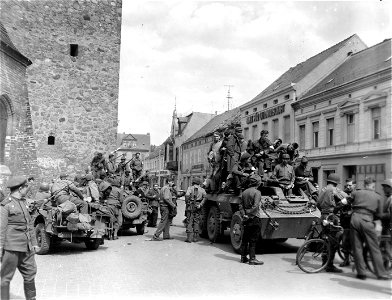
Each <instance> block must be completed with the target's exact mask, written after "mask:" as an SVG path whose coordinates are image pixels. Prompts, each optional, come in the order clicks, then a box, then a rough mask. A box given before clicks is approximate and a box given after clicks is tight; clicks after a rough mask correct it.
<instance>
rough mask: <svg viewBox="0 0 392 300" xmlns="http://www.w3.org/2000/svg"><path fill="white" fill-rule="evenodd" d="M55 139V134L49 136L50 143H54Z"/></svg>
mask: <svg viewBox="0 0 392 300" xmlns="http://www.w3.org/2000/svg"><path fill="white" fill-rule="evenodd" d="M55 139H56V138H55V137H54V136H53V135H50V136H48V145H54V142H55Z"/></svg>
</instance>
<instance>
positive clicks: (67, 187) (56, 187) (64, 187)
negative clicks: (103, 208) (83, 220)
mask: <svg viewBox="0 0 392 300" xmlns="http://www.w3.org/2000/svg"><path fill="white" fill-rule="evenodd" d="M50 191H51V193H52V195H55V197H54V199H55V200H57V199H58V198H59V197H60V196H68V195H71V192H73V193H75V194H76V195H78V196H79V198H81V199H83V195H82V192H81V191H79V190H78V188H77V187H76V186H75V184H74V183H73V182H72V181H69V180H66V179H59V180H57V181H56V182H55V183H54V184H53V185H52V188H51V190H50Z"/></svg>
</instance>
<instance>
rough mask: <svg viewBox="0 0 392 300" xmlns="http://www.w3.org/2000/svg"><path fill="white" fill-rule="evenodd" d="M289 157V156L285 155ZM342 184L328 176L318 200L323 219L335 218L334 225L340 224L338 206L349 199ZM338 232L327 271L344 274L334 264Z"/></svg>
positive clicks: (332, 175) (338, 179)
mask: <svg viewBox="0 0 392 300" xmlns="http://www.w3.org/2000/svg"><path fill="white" fill-rule="evenodd" d="M283 155H287V154H283ZM339 183H340V177H339V176H338V175H336V174H334V173H332V174H330V175H328V178H327V186H326V187H324V188H323V189H322V190H321V192H320V195H319V198H318V200H317V207H318V208H319V209H320V211H321V219H322V220H325V219H327V218H331V215H332V216H333V221H334V225H338V224H339V219H338V217H337V216H336V215H334V213H335V212H336V208H337V206H338V205H337V204H338V203H339V202H340V200H342V199H343V198H344V197H347V194H345V193H343V192H342V191H340V190H339V189H338V188H337V186H338V184H339ZM337 235H338V232H336V234H335V236H334V239H330V243H331V257H330V260H329V262H328V266H327V268H326V269H325V270H326V271H327V272H333V273H342V272H343V270H342V269H339V268H336V267H335V266H334V264H333V261H334V258H335V254H336V251H337V250H338V247H339V244H338V242H337V240H338V236H337ZM322 259H323V261H324V260H326V259H327V257H326V256H323V258H322Z"/></svg>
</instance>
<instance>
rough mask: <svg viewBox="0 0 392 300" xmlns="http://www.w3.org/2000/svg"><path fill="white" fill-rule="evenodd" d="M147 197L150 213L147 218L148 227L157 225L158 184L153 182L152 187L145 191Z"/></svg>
mask: <svg viewBox="0 0 392 300" xmlns="http://www.w3.org/2000/svg"><path fill="white" fill-rule="evenodd" d="M147 199H148V200H149V204H150V206H151V210H152V211H151V214H150V215H149V218H148V224H147V226H148V227H157V220H158V207H159V185H158V184H157V183H154V185H153V188H152V189H150V190H149V191H148V193H147Z"/></svg>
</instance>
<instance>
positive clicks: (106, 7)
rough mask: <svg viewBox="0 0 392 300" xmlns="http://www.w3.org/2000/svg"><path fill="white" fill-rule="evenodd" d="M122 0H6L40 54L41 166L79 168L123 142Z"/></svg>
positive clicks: (15, 30)
mask: <svg viewBox="0 0 392 300" xmlns="http://www.w3.org/2000/svg"><path fill="white" fill-rule="evenodd" d="M121 9H122V1H121V0H75V1H72V0H34V1H24V0H21V1H17V0H2V3H1V20H2V22H3V24H4V26H5V28H6V29H7V31H8V34H9V36H10V37H11V38H12V41H13V42H14V44H15V46H16V48H17V49H19V50H20V51H21V53H23V54H24V55H26V57H28V58H29V59H30V60H31V61H32V65H31V66H30V67H29V68H28V69H27V85H28V93H29V94H28V96H29V101H30V108H31V118H32V124H33V133H34V138H35V141H36V148H37V163H38V167H39V169H40V170H41V172H42V175H43V176H44V177H45V178H48V179H50V178H52V177H56V176H58V174H59V173H60V172H63V171H65V172H68V173H69V174H75V173H77V172H78V171H81V170H83V169H84V168H85V167H86V166H87V165H88V164H89V163H90V161H91V159H92V157H93V154H94V152H96V151H100V152H106V153H107V152H109V151H112V150H114V149H115V147H116V137H117V114H118V88H119V71H120V41H121Z"/></svg>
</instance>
